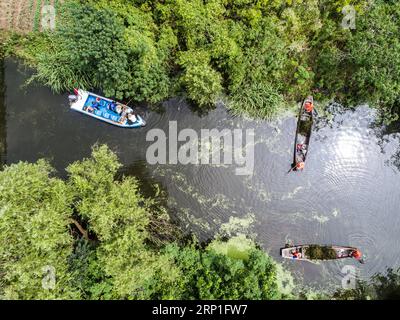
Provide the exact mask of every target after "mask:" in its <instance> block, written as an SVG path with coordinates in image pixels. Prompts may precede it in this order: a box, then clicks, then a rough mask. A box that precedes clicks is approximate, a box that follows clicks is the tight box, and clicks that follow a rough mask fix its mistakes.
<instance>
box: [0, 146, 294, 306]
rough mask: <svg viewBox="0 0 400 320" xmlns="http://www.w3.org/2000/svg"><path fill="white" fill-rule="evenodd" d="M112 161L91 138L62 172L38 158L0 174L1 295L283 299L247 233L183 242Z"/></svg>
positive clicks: (270, 267)
mask: <svg viewBox="0 0 400 320" xmlns="http://www.w3.org/2000/svg"><path fill="white" fill-rule="evenodd" d="M120 166H121V165H120V163H119V162H118V159H117V157H116V155H115V154H114V153H112V152H111V151H110V150H109V149H108V148H107V147H106V146H97V147H94V149H93V153H92V156H91V157H90V158H88V159H84V160H82V161H77V162H75V163H73V164H71V165H70V166H68V168H67V172H68V175H69V176H68V179H67V180H61V179H59V178H57V177H55V175H54V170H53V168H52V167H51V165H50V164H49V163H48V162H47V161H45V160H39V161H37V162H36V163H33V164H30V163H26V162H19V163H17V164H13V165H10V166H6V167H5V168H4V170H3V171H1V172H0V217H1V219H0V270H1V272H0V297H1V298H6V299H281V298H288V297H289V296H288V295H287V294H284V293H282V292H281V290H280V289H279V288H280V285H279V279H278V275H277V274H278V271H277V264H276V263H275V262H274V261H273V260H272V259H271V258H270V257H269V256H268V255H267V254H266V253H265V252H264V251H262V250H261V249H259V248H258V247H256V245H255V244H254V242H253V241H252V240H250V239H246V238H243V237H241V238H240V239H239V238H236V236H233V237H232V238H231V239H230V240H222V239H219V238H216V239H215V240H213V241H211V242H210V243H209V244H200V243H198V242H197V241H196V240H195V239H194V238H193V239H190V240H187V239H186V240H185V239H184V238H183V237H182V236H181V235H180V232H179V229H177V227H176V226H175V225H174V224H172V223H171V221H170V217H169V215H168V213H167V211H166V209H165V208H164V207H162V206H160V204H159V203H158V202H157V201H156V200H154V199H148V198H144V197H143V196H142V195H141V193H140V191H139V185H138V181H137V180H136V179H134V178H133V177H121V178H120V179H116V178H115V177H116V176H118V175H117V173H118V169H119V168H120ZM238 240H239V241H238ZM237 244H239V245H237Z"/></svg>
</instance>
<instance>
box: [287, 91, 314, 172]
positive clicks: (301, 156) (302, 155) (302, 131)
mask: <svg viewBox="0 0 400 320" xmlns="http://www.w3.org/2000/svg"><path fill="white" fill-rule="evenodd" d="M309 104H311V106H310V105H309ZM313 107H314V99H313V97H312V96H309V97H307V98H306V99H305V100H304V101H303V103H302V105H301V108H300V112H299V118H298V121H297V130H296V138H295V143H294V157H293V164H292V169H291V170H290V171H292V170H293V171H298V170H303V169H304V165H305V161H306V158H307V154H308V150H309V146H310V138H311V131H312V124H313Z"/></svg>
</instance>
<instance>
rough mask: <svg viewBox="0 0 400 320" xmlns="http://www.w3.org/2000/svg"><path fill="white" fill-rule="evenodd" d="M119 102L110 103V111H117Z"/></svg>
mask: <svg viewBox="0 0 400 320" xmlns="http://www.w3.org/2000/svg"><path fill="white" fill-rule="evenodd" d="M116 108H117V104H116V103H115V102H111V103H110V104H109V105H108V109H109V110H110V111H112V112H117V109H116Z"/></svg>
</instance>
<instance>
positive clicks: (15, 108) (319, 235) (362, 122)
mask: <svg viewBox="0 0 400 320" xmlns="http://www.w3.org/2000/svg"><path fill="white" fill-rule="evenodd" d="M0 69H1V71H0V78H1V80H0V160H1V161H2V163H5V164H12V163H16V162H18V161H21V160H22V161H29V162H33V161H36V160H37V159H39V158H47V159H49V160H50V161H51V163H52V164H53V166H54V167H55V168H56V169H57V170H58V172H59V174H60V175H61V176H65V171H64V168H65V167H66V166H67V165H68V164H69V163H71V162H73V161H75V160H79V159H82V158H83V157H87V156H89V155H90V151H91V146H92V145H94V144H95V143H105V144H107V145H108V146H110V148H111V149H112V150H114V151H116V152H117V154H118V156H119V157H120V160H121V162H122V163H123V164H124V170H125V172H126V173H129V174H133V175H135V176H138V177H139V179H140V180H142V181H147V182H149V181H150V182H151V183H157V184H159V185H160V186H161V189H163V190H165V192H166V194H167V197H168V206H169V208H170V210H171V211H172V212H174V215H175V217H176V218H177V219H179V220H181V221H182V225H183V227H184V228H187V229H188V230H192V231H193V232H195V233H196V234H198V235H199V237H200V238H202V239H209V238H211V237H212V236H213V235H214V234H215V233H216V232H218V231H219V230H221V228H222V229H224V230H225V231H227V232H229V230H230V228H232V230H233V229H234V228H236V229H242V230H241V232H244V233H247V234H248V235H251V236H254V237H255V238H256V239H257V241H258V243H259V244H260V245H261V246H262V247H263V248H264V249H265V251H266V252H268V253H269V254H270V255H271V256H273V257H274V258H275V259H276V260H277V261H279V262H283V263H284V265H285V267H287V268H288V269H289V270H290V271H292V273H293V275H294V277H295V278H296V279H297V280H299V281H300V282H302V283H304V284H305V285H309V286H313V287H326V286H328V285H329V286H340V285H341V281H342V279H343V276H344V274H343V273H342V270H343V267H344V266H345V265H352V266H354V267H356V268H357V270H358V274H359V277H361V278H362V279H367V278H369V277H370V276H371V275H373V274H374V273H376V272H382V271H385V269H386V268H387V267H392V268H395V267H398V266H399V265H400V257H399V254H400V252H399V247H400V246H399V245H400V237H399V235H398V230H399V227H400V210H399V205H400V175H399V170H400V133H399V132H400V127H399V126H398V125H396V124H394V125H392V126H391V127H383V126H378V125H376V115H375V112H374V110H373V109H371V108H369V107H368V106H359V107H357V108H355V109H354V110H348V109H344V108H343V107H341V106H340V105H335V104H331V105H330V106H329V107H327V109H328V110H329V111H330V116H329V117H327V116H321V117H320V119H319V120H317V123H316V126H315V129H314V132H313V135H312V137H311V147H310V152H309V155H308V159H307V164H306V169H305V170H304V171H303V172H302V173H290V174H288V173H287V172H288V169H289V168H290V164H291V162H292V161H291V160H292V157H293V154H292V153H293V143H294V134H295V130H296V120H297V119H296V115H295V114H294V113H292V114H290V113H288V114H287V115H284V116H282V117H281V118H280V119H278V120H274V121H260V120H253V119H247V118H244V117H233V116H231V115H230V114H229V112H228V111H227V110H226V109H225V108H224V107H223V106H218V107H217V108H216V109H215V110H212V111H210V112H209V113H207V114H205V115H201V116H200V115H198V114H197V113H195V112H193V111H192V110H191V109H190V108H189V107H188V105H187V104H186V103H185V102H184V100H181V99H171V100H169V101H166V102H165V103H163V105H162V106H161V107H160V110H159V111H157V112H155V111H148V110H146V109H145V108H143V107H142V108H140V111H141V113H142V114H144V116H145V118H146V121H147V126H146V127H143V128H140V129H121V128H118V127H113V126H111V125H109V124H106V123H102V122H100V121H98V120H95V119H93V118H90V117H87V116H84V115H81V114H79V113H77V112H73V111H71V110H70V109H69V106H68V101H67V96H68V94H67V93H66V94H61V95H59V94H53V93H52V92H51V90H50V89H48V88H46V87H43V86H38V85H29V86H24V83H25V81H26V80H27V79H28V78H29V76H30V74H31V73H30V71H29V70H26V69H25V68H24V67H23V66H21V65H20V64H18V63H16V62H15V61H13V60H11V59H6V60H5V62H4V66H3V67H2V68H0ZM170 121H176V122H177V126H178V130H181V129H185V128H191V129H194V130H195V131H196V132H198V133H199V135H200V132H201V129H218V130H222V129H230V130H232V129H243V130H246V129H252V130H254V133H255V135H254V171H253V174H252V175H244V176H239V175H236V174H235V170H236V169H237V167H238V166H237V165H235V164H232V165H224V164H220V165H182V164H176V165H175V164H163V165H161V164H157V165H150V164H148V162H147V161H146V150H147V149H148V147H149V146H150V145H151V144H152V143H153V142H147V141H146V134H147V132H148V131H149V130H151V129H154V128H158V129H161V130H164V131H165V132H166V133H167V134H168V128H169V122H170ZM199 139H201V137H199ZM200 142H201V141H200ZM287 241H292V242H294V243H296V244H298V243H299V244H302V243H318V244H337V245H351V246H356V247H359V248H360V249H361V250H362V252H363V253H364V255H365V260H366V264H364V265H361V264H359V263H358V262H357V261H352V260H346V261H333V262H323V263H318V264H313V263H308V262H293V261H282V259H281V258H280V257H279V248H280V247H282V246H284V245H285V243H286V242H287Z"/></svg>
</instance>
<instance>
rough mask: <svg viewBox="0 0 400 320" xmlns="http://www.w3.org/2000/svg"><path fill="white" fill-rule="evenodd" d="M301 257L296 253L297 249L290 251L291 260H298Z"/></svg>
mask: <svg viewBox="0 0 400 320" xmlns="http://www.w3.org/2000/svg"><path fill="white" fill-rule="evenodd" d="M300 257H301V254H300V252H299V251H297V249H294V250H292V258H293V259H298V258H300Z"/></svg>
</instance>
